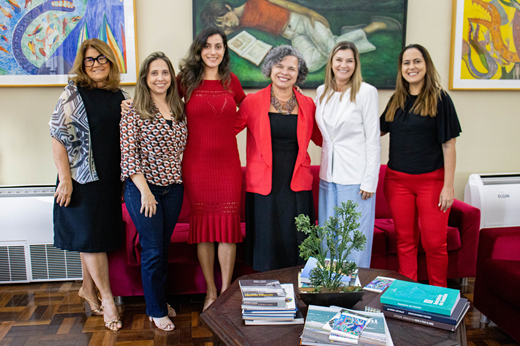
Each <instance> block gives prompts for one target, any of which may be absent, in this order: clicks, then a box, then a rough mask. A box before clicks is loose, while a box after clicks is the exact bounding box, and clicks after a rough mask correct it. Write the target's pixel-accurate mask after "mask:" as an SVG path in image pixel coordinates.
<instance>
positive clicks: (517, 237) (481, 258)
mask: <svg viewBox="0 0 520 346" xmlns="http://www.w3.org/2000/svg"><path fill="white" fill-rule="evenodd" d="M519 287H520V227H505V228H487V229H486V228H485V229H482V230H481V231H480V241H479V246H478V259H477V276H476V278H475V292H474V295H473V299H474V301H473V303H474V305H475V307H476V308H477V309H478V310H479V311H480V312H481V313H482V314H484V315H485V316H487V317H488V318H489V319H491V321H493V322H494V323H496V325H497V326H498V327H499V328H501V329H502V330H503V331H504V332H506V333H507V334H509V335H510V336H511V337H512V338H513V339H515V340H516V341H517V342H519V343H520V328H518V327H519V326H520V324H519V322H518V321H519V320H520V295H519V294H518V292H519ZM481 321H482V319H481Z"/></svg>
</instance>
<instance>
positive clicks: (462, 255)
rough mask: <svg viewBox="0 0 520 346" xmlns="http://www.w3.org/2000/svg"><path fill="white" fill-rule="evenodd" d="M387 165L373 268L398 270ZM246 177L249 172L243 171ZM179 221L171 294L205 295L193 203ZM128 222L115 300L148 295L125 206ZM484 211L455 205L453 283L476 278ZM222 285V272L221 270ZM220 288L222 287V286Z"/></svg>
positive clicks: (113, 258) (114, 281)
mask: <svg viewBox="0 0 520 346" xmlns="http://www.w3.org/2000/svg"><path fill="white" fill-rule="evenodd" d="M311 171H312V174H313V176H314V181H313V186H312V190H313V196H314V204H315V210H316V216H317V215H318V192H319V175H318V174H319V166H312V167H311ZM385 172H386V165H382V166H381V170H380V173H379V184H378V187H377V194H376V198H377V199H376V222H375V227H374V242H373V248H372V263H371V267H372V268H378V269H391V270H397V268H398V267H397V255H396V238H395V230H394V227H393V222H392V217H391V214H390V210H389V208H388V205H387V203H386V200H385V197H384V193H383V182H384V175H385ZM242 174H243V175H244V174H245V169H244V168H242ZM184 198H185V199H184V204H183V206H182V211H181V215H180V217H179V221H178V223H177V226H176V227H175V230H174V232H173V235H172V244H171V245H170V251H169V262H170V269H169V273H170V275H169V281H170V285H169V288H170V293H171V294H189V293H203V292H205V291H206V285H205V282H204V277H203V275H202V270H201V268H200V266H199V264H198V259H197V251H196V246H195V245H189V244H187V243H186V241H187V239H188V229H189V209H190V208H189V203H188V200H187V198H186V196H184ZM240 218H241V220H242V234H243V235H245V184H244V181H242V206H241V208H240ZM123 221H124V223H125V237H126V238H125V242H124V246H123V247H122V248H121V249H120V250H118V251H116V252H113V253H110V254H109V256H108V259H109V270H110V285H111V287H112V293H113V294H114V296H135V295H143V288H142V284H141V267H140V260H141V258H140V253H141V252H140V251H141V247H140V245H139V236H138V234H137V230H136V229H135V226H134V224H133V222H132V220H131V219H130V215H129V214H128V212H127V210H126V207H125V206H123ZM479 225H480V211H479V210H478V209H476V208H474V207H472V206H470V205H468V204H465V203H463V202H460V201H457V200H455V203H454V204H453V207H452V210H451V213H450V219H449V226H450V228H449V230H448V254H449V268H448V277H449V278H464V277H473V276H475V268H476V260H477V244H478V231H479ZM243 251H244V248H243V244H238V245H237V258H236V265H235V271H234V277H235V278H236V277H238V276H241V275H245V274H249V273H252V272H253V270H252V268H251V267H249V266H246V265H245V263H244V261H243V259H244V254H243ZM215 272H216V273H217V275H216V277H217V280H218V276H219V275H218V273H219V268H218V265H217V266H216V267H215ZM427 278H428V276H427V273H426V262H425V258H424V251H422V252H421V253H420V254H419V280H426V279H427ZM217 285H218V283H217Z"/></svg>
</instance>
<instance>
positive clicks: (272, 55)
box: [262, 45, 309, 84]
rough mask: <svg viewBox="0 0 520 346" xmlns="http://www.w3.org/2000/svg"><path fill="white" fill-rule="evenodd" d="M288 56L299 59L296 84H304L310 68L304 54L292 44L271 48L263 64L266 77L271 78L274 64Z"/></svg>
mask: <svg viewBox="0 0 520 346" xmlns="http://www.w3.org/2000/svg"><path fill="white" fill-rule="evenodd" d="M286 56H294V57H295V58H297V59H298V78H296V84H303V83H304V82H305V79H306V78H307V74H308V73H309V69H308V68H307V64H306V63H305V60H303V56H302V55H301V54H300V52H298V50H297V49H296V48H293V47H292V46H287V45H282V46H278V47H275V48H273V49H271V50H270V51H269V53H267V56H266V57H265V59H264V63H263V64H262V73H263V74H264V76H265V77H266V78H270V77H271V70H272V69H273V66H274V65H276V64H278V63H279V62H281V61H282V60H283V59H284V58H285V57H286Z"/></svg>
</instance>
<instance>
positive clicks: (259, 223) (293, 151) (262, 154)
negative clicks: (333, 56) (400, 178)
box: [235, 46, 322, 271]
mask: <svg viewBox="0 0 520 346" xmlns="http://www.w3.org/2000/svg"><path fill="white" fill-rule="evenodd" d="M262 72H263V73H264V75H265V76H266V77H268V78H270V79H271V82H272V83H271V84H270V85H269V86H268V87H267V88H265V89H262V90H260V91H259V92H257V93H254V94H249V95H248V96H247V97H246V98H245V100H244V101H243V102H242V105H241V106H240V111H239V113H238V116H237V120H236V122H235V129H236V131H237V133H238V132H240V131H242V130H243V129H244V128H245V127H247V149H246V152H247V167H246V192H247V194H246V239H245V243H246V249H247V251H246V261H247V262H248V263H249V264H252V265H253V269H255V270H258V271H266V270H273V269H280V268H285V267H291V266H295V265H299V264H303V259H302V258H300V256H299V248H298V246H299V245H300V244H301V242H302V241H303V239H305V235H304V234H303V233H301V232H298V231H297V230H296V225H295V223H294V218H295V217H296V216H298V215H299V214H305V215H308V216H309V217H310V218H311V222H315V215H314V202H313V199H312V174H311V171H310V164H311V160H310V157H309V154H308V153H307V148H308V146H309V142H310V140H311V139H312V140H313V141H314V142H315V143H316V144H317V145H321V140H322V138H321V134H320V131H319V129H318V127H317V126H316V123H315V120H314V111H315V109H316V107H315V105H314V101H313V100H312V99H311V98H310V97H307V96H304V95H302V94H300V93H299V92H297V91H296V89H295V87H294V86H295V84H296V83H303V81H305V78H306V77H307V73H308V69H307V66H306V65H305V61H304V60H303V58H302V56H301V55H300V53H299V52H298V51H297V50H295V49H294V48H293V47H291V46H279V47H276V48H274V49H272V50H271V51H270V52H269V54H268V55H267V56H266V58H265V61H264V64H263V66H262Z"/></svg>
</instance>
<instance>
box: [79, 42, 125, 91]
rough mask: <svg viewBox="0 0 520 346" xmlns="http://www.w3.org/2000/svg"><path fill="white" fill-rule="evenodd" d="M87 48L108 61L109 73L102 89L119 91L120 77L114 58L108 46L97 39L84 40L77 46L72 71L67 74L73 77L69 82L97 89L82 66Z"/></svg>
mask: <svg viewBox="0 0 520 346" xmlns="http://www.w3.org/2000/svg"><path fill="white" fill-rule="evenodd" d="M89 48H92V49H95V50H97V51H98V52H99V54H103V55H104V56H105V58H107V59H108V63H109V64H110V72H109V73H108V77H107V80H106V82H105V84H104V86H103V87H102V89H106V90H110V91H117V90H119V84H120V83H121V77H120V75H119V67H118V66H117V62H116V56H115V55H114V52H113V51H112V49H111V48H110V46H109V45H108V44H106V43H105V42H103V41H101V40H100V39H97V38H91V39H89V40H85V41H83V43H82V44H81V46H79V49H78V54H77V55H76V59H75V60H74V64H73V65H72V69H71V70H70V72H69V74H71V75H75V76H71V77H69V80H71V81H73V82H74V84H76V85H79V86H82V87H84V88H87V89H94V88H96V87H97V83H96V82H94V81H93V80H92V79H91V78H90V77H89V75H88V74H87V72H86V71H85V65H84V64H83V59H85V53H86V52H87V50H88V49H89Z"/></svg>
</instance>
